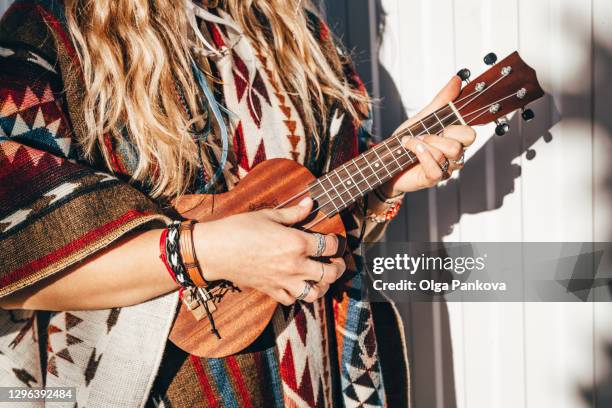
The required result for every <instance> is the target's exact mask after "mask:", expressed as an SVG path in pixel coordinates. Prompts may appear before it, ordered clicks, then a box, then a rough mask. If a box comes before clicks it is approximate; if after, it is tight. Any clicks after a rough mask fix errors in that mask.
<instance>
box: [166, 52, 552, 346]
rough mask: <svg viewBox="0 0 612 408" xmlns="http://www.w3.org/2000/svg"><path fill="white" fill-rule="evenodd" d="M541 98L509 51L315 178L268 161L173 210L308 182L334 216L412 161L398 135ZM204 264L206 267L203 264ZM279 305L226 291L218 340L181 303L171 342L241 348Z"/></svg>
mask: <svg viewBox="0 0 612 408" xmlns="http://www.w3.org/2000/svg"><path fill="white" fill-rule="evenodd" d="M492 55H493V54H489V55H487V58H486V59H487V60H492V63H495V60H496V59H497V57H496V56H495V58H491V56H492ZM493 56H494V55H493ZM462 71H466V70H462ZM462 71H460V72H462ZM468 72H469V71H468ZM543 95H544V91H543V90H542V88H541V87H540V84H539V83H538V80H537V77H536V72H535V71H534V70H533V69H532V68H531V67H529V66H528V65H527V64H526V63H525V62H524V61H523V60H522V59H521V57H520V56H519V55H518V53H517V52H514V53H512V54H510V55H509V56H507V57H506V58H504V59H503V60H501V61H499V62H498V63H497V64H494V65H493V66H492V67H491V68H490V69H489V70H487V71H486V72H485V73H483V74H481V75H480V76H479V77H477V78H475V79H474V80H473V81H472V82H469V83H467V84H466V85H465V86H464V87H463V88H462V90H461V92H460V94H459V96H458V97H457V98H456V99H455V100H454V101H453V102H452V103H450V102H449V103H448V104H447V105H448V106H444V107H442V108H440V109H438V111H437V113H438V114H437V115H436V112H433V113H432V114H430V115H429V116H427V117H425V118H422V119H420V120H419V121H417V123H414V124H413V125H410V126H409V127H407V128H405V129H403V130H402V131H400V132H396V134H394V135H393V136H391V137H389V138H388V139H386V140H385V141H383V142H381V143H379V144H378V145H377V146H376V147H374V148H372V149H370V150H369V151H367V152H365V153H363V154H361V155H360V156H359V157H358V158H355V159H354V160H351V161H350V162H348V163H345V164H344V165H341V166H338V168H336V169H333V170H331V171H330V172H329V173H327V174H326V175H325V176H323V177H321V178H319V179H318V180H317V179H315V177H314V176H313V175H312V174H311V173H310V172H309V171H308V170H307V169H306V168H305V167H303V166H301V165H299V164H297V163H295V162H293V161H290V160H286V159H273V160H268V161H266V162H263V163H261V164H259V165H258V166H257V167H256V168H255V169H253V170H252V171H251V172H250V173H249V174H248V175H247V177H245V178H244V179H243V180H241V181H240V183H239V185H238V186H236V188H234V189H233V190H232V191H230V192H228V193H225V194H219V195H190V196H184V197H181V198H180V199H179V200H178V201H177V202H176V203H175V208H176V210H177V211H178V212H179V213H180V214H181V215H183V216H184V217H185V218H188V219H194V220H198V221H209V220H214V219H218V218H222V217H227V216H230V215H233V214H239V213H244V212H250V211H256V210H260V209H264V208H275V207H278V206H279V205H281V204H282V205H285V204H286V205H292V204H297V202H299V200H301V199H302V198H303V197H304V196H306V195H307V194H309V185H311V184H312V183H313V182H315V181H318V188H319V191H320V192H324V194H319V195H320V196H321V197H324V196H326V198H325V200H327V201H326V203H325V204H322V205H323V208H331V210H330V211H333V210H334V208H335V212H334V214H335V213H337V212H340V211H341V210H342V209H343V208H348V204H347V203H350V202H351V199H356V198H357V197H361V196H363V194H364V192H366V191H367V190H368V189H366V188H364V187H363V186H364V185H365V186H366V187H368V188H369V190H372V189H374V188H375V187H376V186H378V185H382V183H383V182H384V180H388V178H387V176H389V177H391V176H393V175H394V174H398V173H399V172H400V171H403V170H404V169H405V168H408V167H409V166H410V165H412V164H414V163H416V162H417V159H416V157H415V156H414V154H413V153H412V152H410V151H407V150H406V149H405V148H404V147H403V146H402V145H401V142H400V137H401V136H402V135H410V136H415V135H423V134H439V133H440V134H441V133H442V131H443V130H444V128H445V127H446V126H449V125H452V124H457V123H462V124H467V125H481V124H485V123H489V122H491V121H494V120H497V119H499V118H502V117H503V116H504V115H506V114H507V113H509V112H512V111H514V110H516V109H519V108H524V107H525V106H526V105H527V104H529V103H530V102H532V101H534V100H536V99H538V98H540V97H542V96H543ZM523 113H524V116H523V117H524V118H526V119H525V120H531V119H532V118H533V112H531V111H530V110H528V111H524V112H523ZM527 113H528V114H527ZM506 128H507V124H506V123H505V122H498V125H497V128H496V133H498V131H499V133H498V134H500V135H501V134H503V133H505V132H506V131H507V130H506ZM372 152H373V153H372ZM385 172H386V173H388V174H386V173H385ZM360 186H361V187H360ZM310 191H314V190H310ZM315 194H316V193H315ZM313 198H316V197H313ZM352 202H354V201H352ZM345 204H346V205H345ZM325 205H327V207H325ZM316 206H317V202H316V200H315V208H316ZM303 228H304V229H305V230H308V231H312V232H321V233H325V234H330V233H336V234H341V235H345V231H344V225H343V224H342V221H341V219H340V216H338V215H334V216H330V217H328V216H327V215H326V214H325V213H323V212H322V211H318V212H316V213H314V214H313V215H312V217H311V218H309V219H308V220H307V222H306V223H305V225H304V227H303ZM219 239H223V237H219ZM203 268H204V270H205V269H206V265H203ZM276 307H277V303H276V301H274V300H273V299H271V298H269V297H268V296H266V295H265V294H263V293H261V292H258V291H256V290H253V289H249V288H240V291H231V290H229V291H227V292H226V293H225V294H224V296H223V297H222V299H221V302H220V303H219V307H218V308H217V309H216V311H215V312H214V313H213V317H214V321H215V323H216V326H217V328H218V330H219V332H220V335H221V339H218V338H217V337H216V336H215V335H214V334H213V333H212V332H211V325H210V323H209V321H208V320H207V319H202V320H199V321H198V320H196V319H195V318H194V317H193V315H192V313H191V312H190V311H188V310H187V309H186V307H185V305H181V309H180V311H179V313H178V316H177V318H176V321H175V323H174V327H173V328H172V332H171V334H170V340H171V341H172V342H173V343H175V344H176V345H177V346H178V347H180V348H181V349H183V350H185V351H188V352H189V353H192V354H195V355H198V356H203V357H224V356H227V355H230V354H234V353H238V352H239V351H241V350H243V349H244V348H246V347H248V346H249V345H250V344H252V343H253V342H254V341H255V340H256V339H257V337H258V336H259V335H260V334H261V333H262V332H263V330H264V329H265V327H266V326H267V325H268V323H269V322H270V319H271V318H272V316H273V314H274V311H275V310H276Z"/></svg>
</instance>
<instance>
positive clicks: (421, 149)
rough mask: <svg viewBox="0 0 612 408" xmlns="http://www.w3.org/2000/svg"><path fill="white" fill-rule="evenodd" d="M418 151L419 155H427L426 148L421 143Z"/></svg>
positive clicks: (417, 148)
mask: <svg viewBox="0 0 612 408" xmlns="http://www.w3.org/2000/svg"><path fill="white" fill-rule="evenodd" d="M416 150H417V152H418V153H425V146H423V145H422V144H421V143H419V144H418V145H417V147H416Z"/></svg>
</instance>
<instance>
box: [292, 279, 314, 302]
mask: <svg viewBox="0 0 612 408" xmlns="http://www.w3.org/2000/svg"><path fill="white" fill-rule="evenodd" d="M310 289H312V286H311V285H310V283H308V282H304V289H303V290H302V293H300V296H298V297H296V298H295V300H304V299H306V296H308V293H310Z"/></svg>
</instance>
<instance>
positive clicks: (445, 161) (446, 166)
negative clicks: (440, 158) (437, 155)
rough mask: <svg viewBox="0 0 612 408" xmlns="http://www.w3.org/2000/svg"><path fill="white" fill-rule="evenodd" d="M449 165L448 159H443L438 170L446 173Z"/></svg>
mask: <svg viewBox="0 0 612 408" xmlns="http://www.w3.org/2000/svg"><path fill="white" fill-rule="evenodd" d="M449 167H450V162H449V161H448V159H446V158H445V159H444V163H442V164H441V165H440V170H442V173H448V168H449Z"/></svg>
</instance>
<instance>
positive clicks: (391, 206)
mask: <svg viewBox="0 0 612 408" xmlns="http://www.w3.org/2000/svg"><path fill="white" fill-rule="evenodd" d="M374 196H375V197H376V198H377V199H378V200H379V201H380V202H381V203H384V204H387V206H388V207H387V209H386V210H385V211H384V212H383V213H375V212H373V211H371V210H369V209H368V210H367V211H366V219H367V220H369V221H373V222H376V223H379V224H382V223H385V222H388V221H391V220H392V219H393V218H395V217H396V216H397V214H399V210H400V208H401V206H402V202H403V201H404V194H399V195H397V196H395V197H386V196H385V195H384V194H383V193H382V192H381V191H379V190H378V189H375V190H374Z"/></svg>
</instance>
